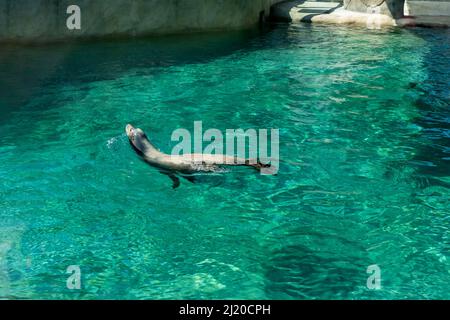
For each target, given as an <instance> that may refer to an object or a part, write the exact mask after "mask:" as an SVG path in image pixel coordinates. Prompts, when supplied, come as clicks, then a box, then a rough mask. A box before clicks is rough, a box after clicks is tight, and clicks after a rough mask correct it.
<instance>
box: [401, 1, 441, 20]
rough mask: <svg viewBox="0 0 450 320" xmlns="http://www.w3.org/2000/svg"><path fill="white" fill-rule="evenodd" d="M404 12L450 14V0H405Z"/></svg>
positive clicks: (415, 14)
mask: <svg viewBox="0 0 450 320" xmlns="http://www.w3.org/2000/svg"><path fill="white" fill-rule="evenodd" d="M405 14H406V15H411V16H450V0H413V1H409V0H406V5H405Z"/></svg>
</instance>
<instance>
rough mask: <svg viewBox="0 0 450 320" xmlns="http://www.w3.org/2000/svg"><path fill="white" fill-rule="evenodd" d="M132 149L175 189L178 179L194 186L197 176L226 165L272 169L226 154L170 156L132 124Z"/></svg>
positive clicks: (130, 139)
mask: <svg viewBox="0 0 450 320" xmlns="http://www.w3.org/2000/svg"><path fill="white" fill-rule="evenodd" d="M125 132H126V134H127V136H128V140H129V142H130V145H131V147H132V148H133V149H134V151H135V152H136V153H137V154H138V155H139V157H140V158H141V159H142V160H144V161H145V162H146V163H148V164H149V165H151V166H152V167H155V168H157V169H158V170H159V171H160V172H161V173H163V174H165V175H167V176H168V177H169V178H170V179H172V181H173V186H172V187H173V188H174V189H176V188H178V187H179V186H180V179H179V178H178V176H181V177H183V178H185V179H186V180H188V181H190V182H192V183H194V182H195V176H194V175H193V174H195V173H201V172H217V171H219V170H220V168H221V167H223V166H249V167H252V168H254V169H256V170H261V169H262V168H267V167H270V165H266V164H262V163H261V162H259V161H257V160H255V159H243V158H239V157H235V156H229V155H224V154H196V153H193V154H184V155H170V154H166V153H163V152H161V151H159V150H158V149H157V148H156V147H155V146H154V145H153V144H152V143H151V142H150V140H149V139H148V137H147V135H146V134H145V133H144V131H142V130H141V129H139V128H134V127H133V126H132V125H130V124H128V125H127V126H126V128H125Z"/></svg>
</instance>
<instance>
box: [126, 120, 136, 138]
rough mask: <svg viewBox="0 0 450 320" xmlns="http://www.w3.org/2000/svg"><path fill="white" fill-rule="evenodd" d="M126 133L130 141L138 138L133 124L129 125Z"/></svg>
mask: <svg viewBox="0 0 450 320" xmlns="http://www.w3.org/2000/svg"><path fill="white" fill-rule="evenodd" d="M125 132H126V134H127V136H128V138H129V139H130V140H134V138H135V136H136V129H135V128H134V127H133V126H132V125H131V124H127V126H126V127H125Z"/></svg>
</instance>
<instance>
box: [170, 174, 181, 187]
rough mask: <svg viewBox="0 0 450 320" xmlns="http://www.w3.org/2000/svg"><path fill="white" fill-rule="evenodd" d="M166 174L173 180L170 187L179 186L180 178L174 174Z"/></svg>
mask: <svg viewBox="0 0 450 320" xmlns="http://www.w3.org/2000/svg"><path fill="white" fill-rule="evenodd" d="M168 176H169V178H170V179H172V181H173V185H172V189H176V188H178V187H179V186H180V179H179V178H178V177H177V176H176V175H174V174H168Z"/></svg>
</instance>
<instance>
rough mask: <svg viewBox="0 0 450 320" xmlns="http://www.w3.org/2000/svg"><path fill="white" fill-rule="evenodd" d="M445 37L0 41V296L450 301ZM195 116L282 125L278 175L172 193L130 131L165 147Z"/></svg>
mask: <svg viewBox="0 0 450 320" xmlns="http://www.w3.org/2000/svg"><path fill="white" fill-rule="evenodd" d="M448 40H449V33H448V31H447V30H427V29H410V30H399V29H389V30H367V29H357V28H354V29H350V28H346V27H337V26H328V27H327V26H311V25H296V24H292V25H284V24H280V25H274V26H273V27H271V28H270V29H269V30H266V31H263V32H250V33H226V34H220V33H215V34H204V35H193V36H185V37H176V36H174V37H166V38H152V39H143V40H130V41H120V42H101V43H100V42H99V43H83V44H66V45H52V46H45V47H23V48H20V47H5V48H2V50H1V52H0V87H1V88H2V90H1V92H0V110H1V114H2V117H0V163H1V165H0V177H1V180H0V203H1V207H0V296H1V297H3V298H26V299H28V298H31V299H182V298H183V299H405V298H409V299H412V298H421V299H422V298H426V299H438V298H439V299H448V298H450V296H449V290H448V284H449V283H450V282H449V281H450V273H449V270H450V262H449V251H448V248H449V245H450V240H449V232H448V231H449V230H448V228H449V215H448V212H449V208H450V203H449V199H450V197H449V183H450V179H449V160H450V156H449V143H448V141H449V140H448V138H449V134H448V133H449V127H450V126H449V113H448V112H449V88H450V85H449V80H448V70H449V66H450V62H449V55H448V53H449V43H450V41H448ZM194 121H202V122H203V125H204V127H205V128H217V129H219V130H221V131H222V132H225V130H226V129H228V128H243V129H249V128H253V129H261V128H277V129H279V130H280V157H281V163H280V170H279V172H278V175H277V176H261V175H259V174H257V173H254V172H249V171H247V170H233V171H232V172H227V173H224V174H218V175H214V176H210V177H205V179H203V180H202V181H201V182H199V183H196V184H191V183H184V184H183V185H182V186H181V187H180V188H179V189H177V190H175V191H174V190H172V188H171V182H170V179H167V177H166V176H164V175H161V174H160V173H158V172H157V171H156V170H154V169H152V168H150V167H148V166H147V165H146V164H145V163H143V162H141V161H140V160H139V159H138V158H137V157H136V154H135V153H134V151H133V150H131V148H130V146H129V144H128V141H127V138H126V136H125V133H124V127H125V125H126V124H127V123H132V124H133V125H135V126H137V127H140V128H143V129H144V130H145V131H146V132H147V134H148V136H149V138H150V139H151V141H152V142H154V143H155V145H157V146H159V147H160V148H161V149H162V150H163V151H165V152H170V150H171V148H172V147H173V145H174V143H173V142H171V141H170V136H171V133H172V132H173V131H174V130H175V129H177V128H188V129H190V128H192V124H193V123H194ZM70 266H75V269H73V268H74V267H72V269H69V271H70V272H69V273H67V270H68V268H69V267H70ZM371 266H372V267H371ZM373 266H376V267H373ZM77 267H78V268H79V270H80V273H81V275H80V277H81V278H80V279H81V287H80V289H79V290H78V289H70V285H69V288H68V286H67V284H68V278H69V277H70V276H71V275H73V270H78V269H77ZM377 267H378V268H379V271H380V277H381V278H380V284H381V288H379V289H373V288H372V289H371V287H370V285H369V287H368V286H367V283H368V278H369V277H370V276H373V275H374V274H373V270H378V269H376V268H377ZM374 268H375V269H374ZM368 270H369V272H368ZM371 279H373V278H371ZM71 280H73V278H71ZM69 283H72V284H73V282H70V281H69ZM371 283H376V282H371Z"/></svg>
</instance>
